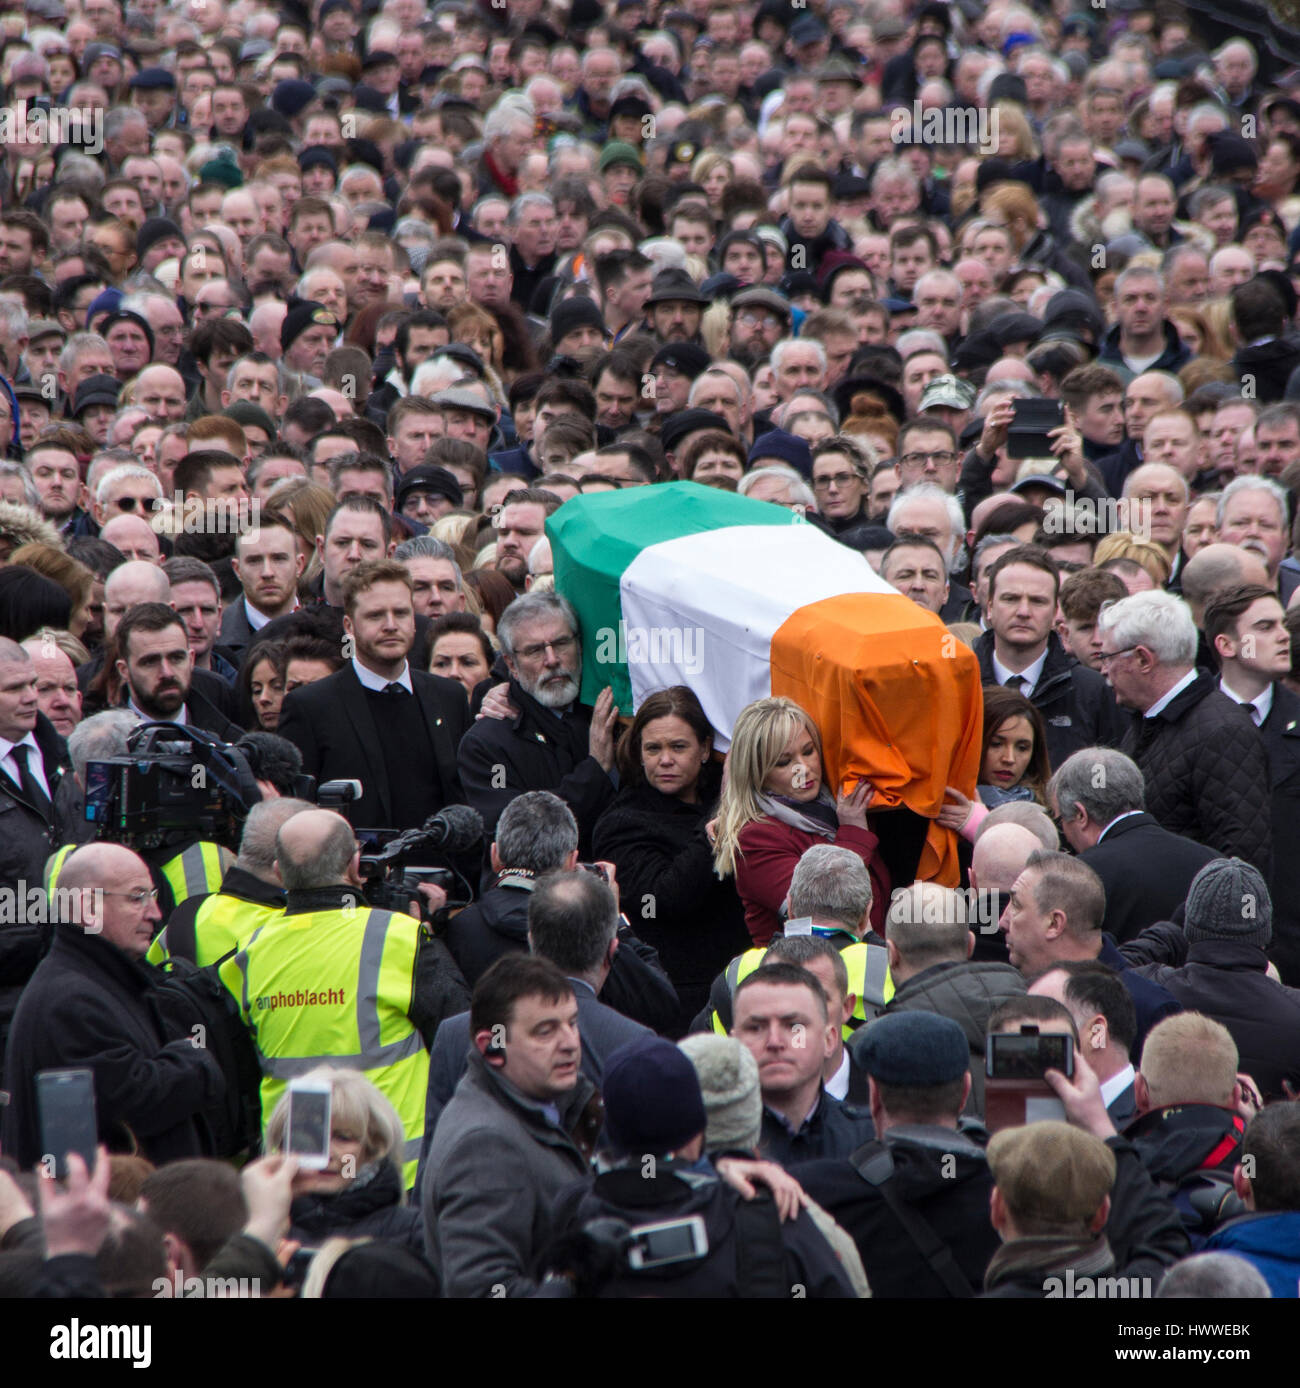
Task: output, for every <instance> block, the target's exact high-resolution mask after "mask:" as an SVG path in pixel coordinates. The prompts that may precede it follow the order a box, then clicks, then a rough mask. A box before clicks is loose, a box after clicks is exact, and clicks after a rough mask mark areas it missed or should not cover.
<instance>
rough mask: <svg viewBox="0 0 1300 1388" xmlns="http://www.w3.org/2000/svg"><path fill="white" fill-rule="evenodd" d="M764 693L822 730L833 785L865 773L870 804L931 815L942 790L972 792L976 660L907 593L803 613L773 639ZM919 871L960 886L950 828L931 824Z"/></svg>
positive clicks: (854, 598)
mask: <svg viewBox="0 0 1300 1388" xmlns="http://www.w3.org/2000/svg"><path fill="white" fill-rule="evenodd" d="M772 693H773V694H781V695H785V696H786V697H787V698H790V699H794V700H795V701H796V702H797V703H799V704H800V705H802V707H804V708H805V709H807V710H808V712H809V713H810V714H811V715H812V717H813V720H814V721H815V722H816V724H817V726H818V728H820V729H821V735H822V745H823V748H824V751H825V758H826V783H827V785H828V786H829V787H830V788H831V789H832V791H834V790H836V789H837V788H839V787H845V786H847V787H851V786H852V785H853V784H854V783H855V782H856V781H858V780H859V779H861V778H863V777H865V778H866V779H867V780H869V781H870V782H871V784H872V785H873V786H875V787H876V792H877V794H876V801H875V804H876V805H877V806H880V807H895V806H898V805H905V806H906V807H907V808H908V809H910V810H912V811H914V812H915V813H916V814H918V815H921V816H922V817H924V818H926V819H931V820H933V817H934V816H935V815H937V814H938V813H939V810H940V809H941V808H942V806H943V803H944V789H945V787H947V786H955V787H956V788H957V789H958V790H960V791H961V792H962V793H963V794H965V795H968V796H969V797H970V798H971V799H972V800H973V799H975V783H976V778H977V777H978V774H979V759H980V743H981V740H982V733H983V722H984V706H983V696H982V693H981V688H980V670H979V661H978V660H976V658H975V653H974V652H973V651H972V650H971V649H970V648H969V647H968V646H966V645H965V644H964V643H963V642H961V641H959V640H958V639H957V638H956V637H955V636H953V635H952V634H951V632H949V631H948V629H947V628H946V627H945V626H944V625H943V623H942V622H941V621H940V620H939V619H938V617H936V616H934V614H933V613H930V612H926V611H925V610H924V609H923V608H920V607H918V606H917V605H916V604H915V603H914V602H912V601H911V599H910V598H905V597H903V596H902V595H901V594H899V595H897V596H894V595H892V594H863V593H848V594H844V595H843V596H841V597H835V598H828V599H826V601H824V602H819V603H813V604H811V605H810V606H808V607H802V608H800V609H799V610H798V611H797V612H795V613H793V614H792V615H791V616H790V617H789V618H788V619H787V620H786V621H785V622H784V623H783V624H782V625H781V626H780V627H779V628H778V629H777V632H776V635H775V636H773V638H772ZM917 877H918V878H920V879H921V880H922V881H930V882H939V883H941V884H942V885H944V886H948V887H955V886H957V885H958V884H959V882H960V868H959V866H958V862H957V835H956V834H955V833H954V832H953V831H952V830H950V829H944V828H941V827H940V826H939V825H938V824H935V823H931V825H930V829H929V832H928V834H927V835H926V841H925V847H924V849H923V850H922V853H921V861H920V864H919V866H918V868H917ZM905 885H906V883H901V882H896V883H894V886H895V887H899V886H905Z"/></svg>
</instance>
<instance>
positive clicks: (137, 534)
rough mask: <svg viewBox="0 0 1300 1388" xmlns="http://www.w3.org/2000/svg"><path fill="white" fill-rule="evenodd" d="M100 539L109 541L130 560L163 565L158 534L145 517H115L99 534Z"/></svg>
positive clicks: (125, 514)
mask: <svg viewBox="0 0 1300 1388" xmlns="http://www.w3.org/2000/svg"><path fill="white" fill-rule="evenodd" d="M99 538H100V539H101V540H107V541H108V543H109V544H110V545H112V546H113V548H114V549H116V550H119V551H120V552H121V553H122V554H125V555H126V557H127V558H128V559H132V560H137V561H143V562H144V563H146V564H161V563H162V546H161V545H160V544H159V543H158V534H157V532H156V531H155V530H154V528H153V526H152V525H150V524H149V522H148V521H147V520H145V518H144V517H143V516H137V515H132V514H127V513H123V514H122V515H120V516H114V517H113V519H112V520H111V521H109V522H108V524H107V525H106V526H104V528H103V529H102V530H101V531H100V532H99Z"/></svg>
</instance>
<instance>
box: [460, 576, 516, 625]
mask: <svg viewBox="0 0 1300 1388" xmlns="http://www.w3.org/2000/svg"><path fill="white" fill-rule="evenodd" d="M465 586H466V587H467V588H472V589H473V590H474V596H475V597H476V598H477V599H478V600H479V606H480V607H482V609H483V610H484V611H485V612H486V613H487V614H488V616H489V617H491V618H492V626H493V628H495V627H496V624H497V623H498V622H499V621H500V620H501V614H502V613H503V612H504V611H505V610H506V608H507V607H509V606H510V604H511V603H512V602H514V600H515V598H516V597H518V594H517V593H516V592H515V590H514V587H513V586H512V585H511V582H510V580H509V579H508V578H507V577H506V576H505V574H503V573H498V572H497V571H496V569H471V570H470V571H469V573H467V574H466V575H465Z"/></svg>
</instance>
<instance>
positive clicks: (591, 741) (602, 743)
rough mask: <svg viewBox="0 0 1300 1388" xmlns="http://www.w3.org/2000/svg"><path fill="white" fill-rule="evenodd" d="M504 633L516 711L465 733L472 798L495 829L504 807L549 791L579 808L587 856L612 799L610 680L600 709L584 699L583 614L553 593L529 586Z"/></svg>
mask: <svg viewBox="0 0 1300 1388" xmlns="http://www.w3.org/2000/svg"><path fill="white" fill-rule="evenodd" d="M497 639H498V640H499V641H500V643H501V654H502V656H503V657H504V658H505V662H506V668H507V670H508V671H509V673H510V683H509V686H508V696H509V702H510V704H511V706H512V708H513V709H514V710H515V712H514V713H513V714H512V715H511V716H510V717H508V718H507V717H501V718H491V717H489V718H480V719H479V720H478V722H477V723H475V724H474V726H473V727H471V728H470V730H469V731H468V732H467V733H466V734H465V736H464V737H463V738H462V739H461V743H460V751H459V755H458V761H459V765H460V777H461V784H462V785H463V786H464V788H465V798H466V799H467V800H468V801H469V803H470V804H471V805H473V806H474V808H475V809H476V810H478V812H479V813H480V814H481V815H482V816H483V822H484V824H485V825H486V827H487V830H488V832H489V833H492V832H493V831H495V829H496V826H497V823H498V821H499V820H500V818H501V815H502V812H503V811H504V810H505V808H506V806H507V805H508V804H509V803H510V802H511V801H512V800H513V799H514V798H515V797H516V796H517V795H520V794H522V793H523V792H524V791H526V790H550V791H554V793H555V794H556V795H558V796H559V797H560V799H561V800H563V801H564V803H565V804H566V805H568V806H569V808H570V809H571V810H572V811H573V814H574V818H575V819H576V820H577V822H578V830H579V839H580V845H581V847H582V850H583V853H584V855H589V849H590V845H591V833H592V830H593V829H594V828H595V827H596V820H597V819H599V818H600V816H601V814H602V813H603V812H604V810H605V808H606V807H607V806H608V804H609V802H610V801H611V800H612V799H613V798H614V782H613V780H612V773H613V770H614V731H615V728H616V727H617V720H618V709H617V708H616V707H615V705H614V694H613V691H612V690H611V689H610V688H608V687H606V688H605V689H602V690H601V692H600V694H599V695H598V696H597V698H596V702H595V705H594V706H590V705H587V704H583V703H581V702H580V701H579V693H580V691H581V675H582V645H581V641H580V638H579V635H578V619H577V617H576V616H575V615H574V611H573V609H572V608H571V607H570V606H569V604H568V603H567V602H566V601H565V600H564V599H563V598H562V597H559V596H558V595H557V594H555V593H526V594H525V595H524V596H523V597H521V598H516V599H515V601H514V602H512V603H511V604H510V606H509V607H507V608H506V610H505V612H504V613H503V614H502V616H501V620H500V621H499V622H498V624H497Z"/></svg>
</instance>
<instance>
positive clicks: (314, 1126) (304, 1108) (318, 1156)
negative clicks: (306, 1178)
mask: <svg viewBox="0 0 1300 1388" xmlns="http://www.w3.org/2000/svg"><path fill="white" fill-rule="evenodd" d="M330 1126H331V1125H330V1086H329V1083H328V1081H326V1080H292V1081H290V1084H289V1130H288V1141H287V1143H286V1148H285V1150H286V1152H287V1153H288V1154H289V1155H290V1156H294V1157H297V1158H298V1165H299V1166H300V1167H301V1168H302V1169H303V1170H304V1171H323V1170H324V1169H325V1168H326V1167H327V1166H328V1165H329V1164H330Z"/></svg>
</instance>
